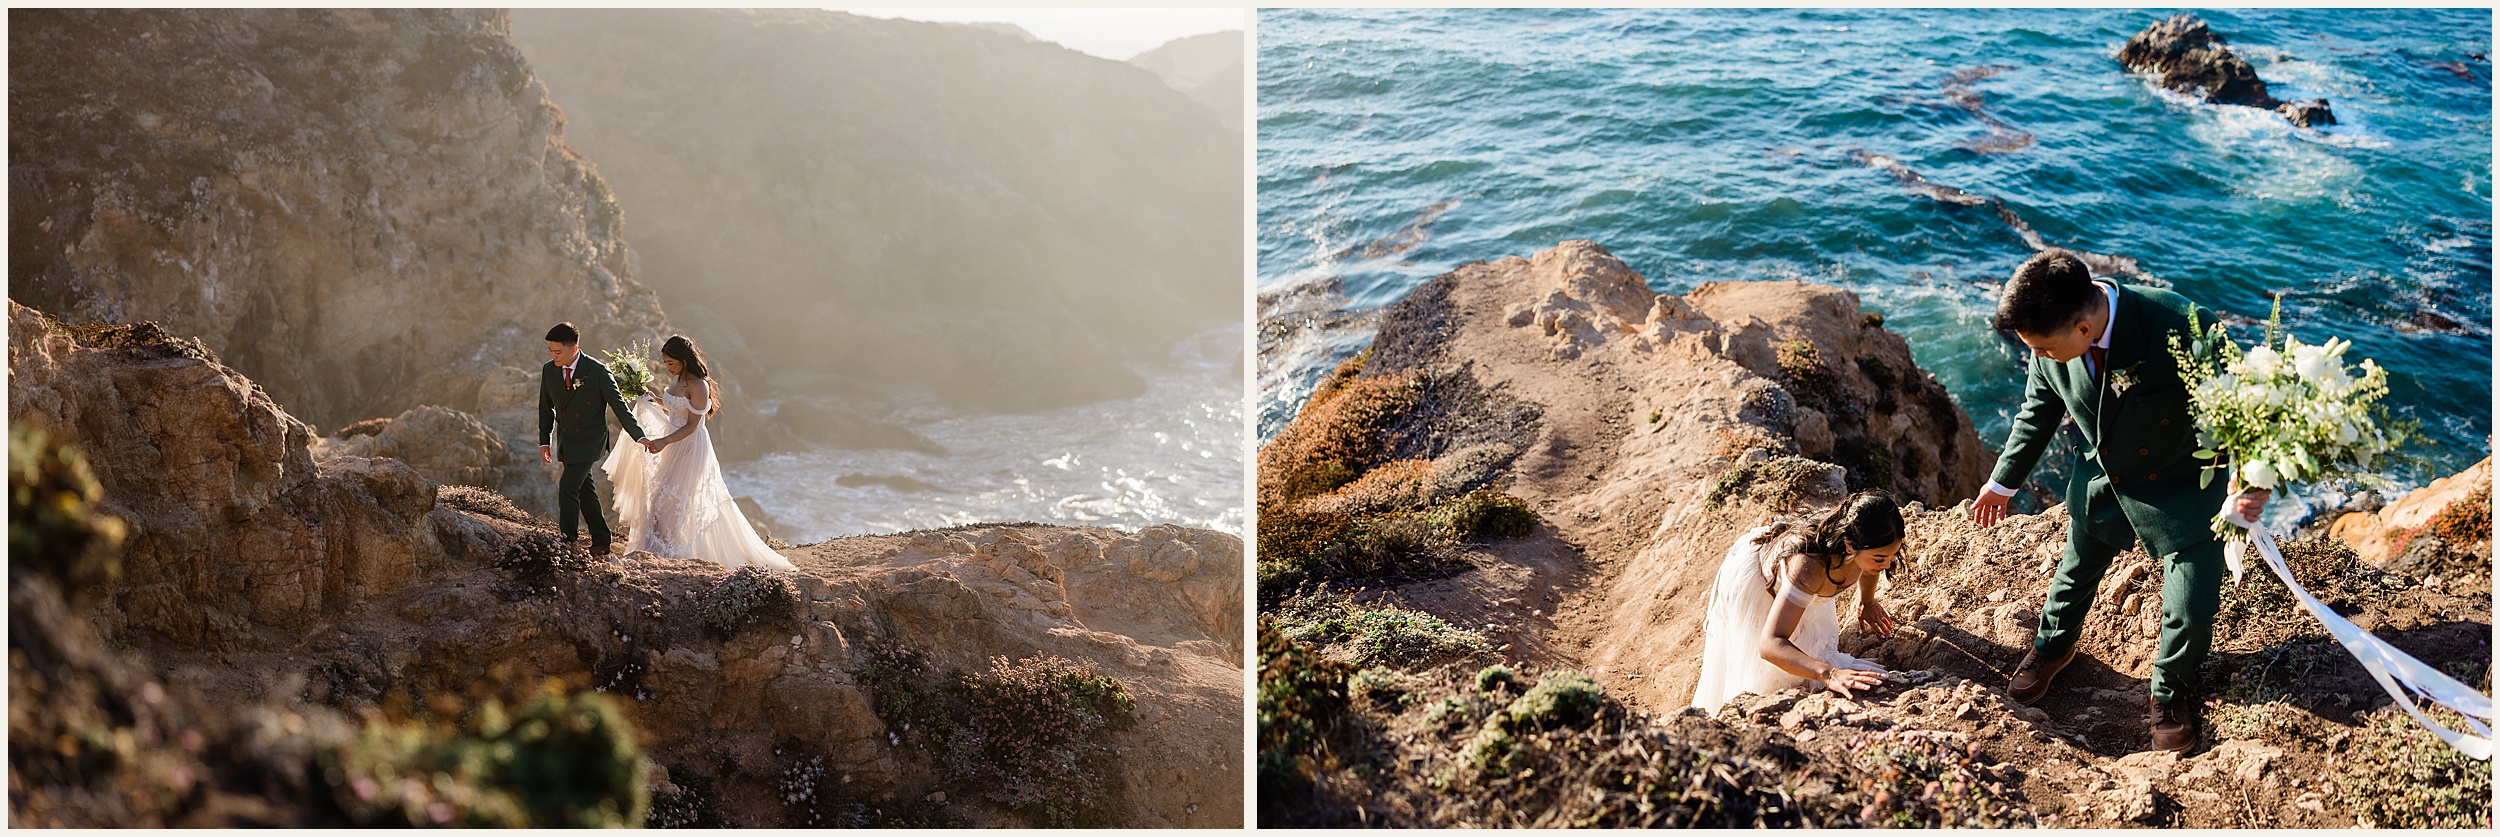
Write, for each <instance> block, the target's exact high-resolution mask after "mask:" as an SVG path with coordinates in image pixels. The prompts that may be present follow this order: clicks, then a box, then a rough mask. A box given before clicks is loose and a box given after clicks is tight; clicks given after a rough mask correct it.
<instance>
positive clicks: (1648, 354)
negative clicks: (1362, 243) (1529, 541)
mask: <svg viewBox="0 0 2500 837" xmlns="http://www.w3.org/2000/svg"><path fill="white" fill-rule="evenodd" d="M1877 322H1878V321H1877V320H1876V319H1875V318H1873V317H1870V316H1868V315H1866V314H1864V313H1863V312H1861V311H1859V309H1858V302H1857V297H1856V295H1855V294H1852V293H1849V292H1848V291H1845V290H1842V289H1839V288H1833V287H1829V286H1822V285H1811V284H1805V283H1796V282H1712V283H1705V284H1703V285H1702V286H1700V287H1698V288H1696V289H1694V290H1693V292H1692V293H1690V294H1686V295H1683V296H1673V295H1667V294H1660V293H1657V292H1654V291H1652V290H1650V289H1649V286H1648V284H1647V282H1646V280H1645V279H1643V277H1641V276H1640V275H1639V274H1638V273H1635V272H1633V271H1632V269H1631V268H1629V267H1627V266H1625V265H1624V264H1623V262H1622V261H1620V260H1617V259H1616V258H1615V257H1614V256H1613V255H1611V254H1609V253H1607V252H1606V251H1605V249H1604V248H1603V247H1600V246H1598V245H1597V244H1595V243H1593V242H1588V241H1566V242H1563V243H1562V244H1560V245H1557V246H1556V247H1554V248H1553V249H1551V250H1547V251H1545V252H1542V253H1538V254H1536V255H1535V256H1534V257H1533V258H1518V257H1512V258H1506V259H1501V260H1498V261H1493V262H1478V263H1473V264H1468V265H1463V266H1460V267H1459V268H1458V269H1456V270H1453V271H1451V272H1449V273H1447V274H1444V275H1442V276H1441V277H1440V278H1437V279H1434V280H1432V281H1431V282H1429V283H1426V284H1425V285H1424V286H1423V287H1421V288H1418V289H1416V291H1415V292H1413V293H1412V294H1409V295H1408V296H1407V298H1406V299H1404V300H1401V301H1399V302H1398V303H1397V304H1395V305H1393V306H1391V307H1390V308H1389V309H1388V311H1387V312H1385V313H1384V314H1383V320H1382V323H1381V327H1380V334H1379V336H1378V337H1377V338H1375V339H1374V341H1373V343H1372V354H1371V357H1370V360H1369V362H1368V363H1367V364H1366V365H1365V367H1364V369H1363V375H1364V376H1365V377H1378V376H1389V375H1402V374H1412V375H1418V376H1420V377H1421V378H1422V379H1423V380H1424V381H1426V382H1427V383H1426V384H1425V385H1424V386H1423V390H1424V392H1426V393H1427V394H1426V395H1425V397H1424V402H1423V403H1419V405H1418V406H1417V408H1416V412H1417V413H1419V414H1425V415H1432V416H1434V418H1433V419H1431V420H1430V421H1429V422H1428V423H1424V427H1426V428H1428V429H1426V430H1425V431H1424V432H1421V433H1415V434H1410V435H1409V438H1410V439H1411V440H1412V441H1402V442H1399V443H1398V445H1399V446H1402V447H1424V448H1439V449H1440V450H1442V451H1446V453H1440V454H1437V457H1438V458H1440V459H1443V460H1445V461H1444V462H1443V464H1444V465H1445V470H1449V471H1458V470H1466V469H1468V468H1470V467H1474V468H1478V469H1481V468H1482V467H1483V466H1482V465H1472V466H1471V465H1469V464H1467V463H1466V462H1465V460H1471V459H1472V460H1485V461H1489V462H1492V463H1496V464H1498V465H1499V467H1497V468H1496V469H1495V470H1496V471H1497V472H1503V473H1506V474H1507V489H1508V490H1509V491H1511V492H1513V493H1515V494H1518V495H1519V496H1521V497H1523V498H1525V499H1527V500H1528V501H1530V502H1531V503H1534V504H1536V505H1537V506H1538V510H1539V513H1540V514H1541V515H1542V516H1543V517H1544V518H1545V519H1546V520H1547V521H1548V522H1550V523H1552V524H1553V525H1554V527H1555V529H1556V530H1557V531H1558V533H1559V534H1560V535H1561V537H1562V538H1563V539H1564V540H1566V541H1568V542H1570V543H1572V544H1576V545H1578V546H1580V547H1581V549H1582V550H1583V552H1584V554H1585V556H1586V560H1587V561H1588V563H1589V572H1590V575H1589V576H1584V577H1583V578H1584V579H1586V581H1587V583H1592V584H1596V585H1599V587H1598V589H1600V590H1602V591H1603V592H1602V593H1601V594H1599V595H1597V596H1595V597H1593V598H1591V599H1588V600H1585V601H1583V602H1582V603H1581V604H1580V605H1578V606H1576V607H1573V608H1571V609H1570V610H1567V611H1565V612H1564V613H1562V614H1560V615H1559V616H1558V617H1557V618H1559V619H1561V620H1562V621H1563V622H1564V623H1565V624H1567V625H1574V626H1577V629H1578V630H1583V631H1586V632H1588V633H1590V634H1591V639H1592V644H1591V645H1589V646H1588V648H1587V650H1586V651H1584V652H1581V653H1582V654H1583V655H1584V657H1583V659H1584V660H1585V661H1586V662H1587V663H1588V664H1589V665H1591V666H1593V667H1594V668H1596V669H1597V670H1598V671H1601V672H1603V671H1611V670H1618V669H1620V670H1633V671H1655V672H1661V675H1659V676H1653V677H1649V678H1646V679H1644V680H1642V681H1639V685H1638V686H1637V687H1636V688H1639V689H1641V690H1642V691H1643V692H1645V693H1648V694H1651V695H1654V696H1655V697H1656V698H1657V699H1658V700H1659V701H1660V703H1661V705H1666V704H1665V702H1666V701H1668V700H1670V698H1669V697H1668V695H1669V694H1670V693H1672V692H1674V691H1675V690H1677V689H1679V688H1681V689H1684V690H1686V691H1689V690H1690V688H1691V683H1690V681H1689V679H1682V680H1679V678H1677V677H1675V676H1673V675H1669V674H1665V672H1671V671H1675V670H1677V669H1678V668H1679V667H1680V666H1678V665H1677V664H1676V663H1677V662H1678V661H1681V660H1684V659H1688V658H1690V657H1692V656H1695V655H1697V654H1698V653H1699V651H1700V644H1699V643H1700V639H1699V633H1700V625H1701V616H1702V614H1701V613H1700V612H1699V611H1694V610H1690V609H1688V608H1684V607H1681V606H1680V604H1679V603H1680V602H1684V601H1688V600H1690V598H1691V597H1692V596H1694V595H1700V594H1702V593H1704V592H1706V591H1707V590H1708V589H1709V587H1710V583H1711V578H1712V575H1713V574H1714V573H1715V572H1716V570H1717V568H1718V562H1717V561H1716V559H1715V558H1716V555H1718V554H1719V553H1721V552H1724V550H1725V549H1726V544H1727V543H1728V542H1729V541H1730V540H1731V539H1732V538H1733V537H1734V536H1735V534H1736V533H1738V532H1742V531H1744V529H1746V528H1748V527H1750V526H1751V525H1753V522H1754V521H1752V520H1750V519H1745V518H1739V517H1736V516H1731V515H1719V514H1713V513H1711V511H1710V509H1709V506H1711V505H1713V504H1714V503H1713V498H1710V497H1708V496H1707V494H1708V493H1709V492H1708V491H1706V490H1704V491H1698V492H1696V491H1688V490H1681V489H1678V488H1676V486H1678V485H1683V484H1688V483H1690V482H1692V481H1694V475H1697V474H1704V473H1708V474H1714V475H1715V474H1717V473H1719V472H1721V471H1723V470H1725V469H1727V468H1729V467H1731V466H1732V465H1733V466H1737V467H1742V466H1744V465H1745V464H1749V463H1752V462H1759V461H1765V458H1766V457H1777V456H1782V455H1795V456H1802V457H1805V458H1808V459H1818V460H1821V461H1824V462H1828V463H1833V464H1837V465H1840V466H1841V467H1842V468H1843V469H1845V470H1844V473H1843V475H1842V479H1841V480H1839V481H1838V482H1839V484H1838V485H1834V486H1833V488H1841V487H1851V488H1854V487H1877V488H1886V489H1890V490H1892V491H1894V492H1895V493H1896V494H1898V495H1900V496H1901V497H1902V498H1903V499H1904V500H1923V501H1926V502H1928V503H1931V504H1946V503H1951V502H1954V501H1956V500H1959V499H1963V498H1967V497H1970V496H1972V495H1973V494H1974V493H1975V492H1977V491H1978V489H1979V486H1980V485H1981V484H1982V483H1984V482H1985V481H1986V478H1987V475H1986V469H1987V467H1988V465H1989V464H1990V463H1991V462H1992V461H1993V458H1992V457H1991V456H1990V454H1989V452H1988V450H1987V449H1986V448H1985V447H1984V446H1982V445H1981V444H1980V442H1979V439H1978V437H1977V435H1976V433H1975V431H1974V430H1973V428H1972V424H1971V421H1970V419H1969V418H1968V417H1967V416H1966V415H1964V414H1963V412H1962V409H1961V408H1960V407H1959V406H1957V405H1955V404H1954V403H1953V400H1952V398H1951V397H1950V396H1949V395H1947V394H1946V393H1945V391H1944V387H1943V385H1941V384H1938V383H1936V381H1935V380H1934V379H1933V378H1930V377H1928V376H1927V374H1926V373H1925V372H1923V371H1921V370H1920V369H1919V368H1918V366H1917V364H1916V363H1915V362H1914V361H1912V359H1911V357H1910V350H1909V346H1908V344H1906V343H1904V342H1902V340H1901V338H1900V337H1899V336H1897V335H1894V334H1893V333H1891V332H1889V331H1886V330H1884V328H1883V327H1882V326H1880V325H1878V324H1877ZM1432 381H1448V382H1451V383H1450V384H1448V385H1435V384H1432V383H1430V382H1432ZM1459 382H1464V383H1459ZM1471 390H1472V391H1480V392H1485V393H1491V394H1492V395H1490V396H1487V397H1478V398H1469V397H1435V396H1434V395H1433V394H1432V393H1435V392H1447V393H1450V394H1452V395H1456V394H1457V393H1460V392H1463V391H1471ZM1506 400H1515V401H1517V402H1520V403H1522V404H1524V405H1525V406H1526V407H1527V408H1528V409H1526V410H1519V409H1512V408H1502V407H1497V406H1493V405H1498V404H1500V403H1501V402H1503V401H1506ZM1526 413H1533V414H1535V415H1536V416H1538V418H1537V419H1536V420H1535V421H1534V423H1533V424H1530V425H1526V426H1520V427H1516V428H1509V427H1505V425H1508V424H1510V423H1511V422H1508V421H1494V422H1486V421H1482V420H1479V417H1480V416H1497V415H1505V414H1507V415H1521V414H1526ZM1494 427H1505V429H1501V430H1499V431H1498V432H1478V431H1477V430H1476V429H1475V428H1484V429H1486V430H1490V429H1491V428H1494ZM1756 451H1758V452H1756ZM1488 453H1489V454H1490V455H1489V456H1488ZM1746 457H1751V459H1746ZM1707 485H1708V484H1706V483H1705V484H1704V488H1706V487H1707ZM1545 595H1546V594H1544V593H1538V594H1535V595H1529V596H1526V597H1523V598H1521V599H1520V600H1521V601H1522V602H1524V603H1523V604H1522V605H1520V606H1519V607H1518V609H1521V610H1525V609H1534V608H1537V607H1539V605H1538V604H1537V603H1536V601H1535V600H1537V599H1539V598H1542V597H1544V596H1545ZM1496 598H1510V596H1507V595H1506V596H1498V597H1496ZM1543 606H1544V607H1545V608H1547V609H1549V610H1550V609H1551V606H1552V603H1551V602H1547V603H1546V604H1545V605H1543ZM1469 615H1470V616H1471V617H1472V616H1473V615H1475V614H1474V613H1472V612H1471V613H1470V614H1469ZM1487 615H1488V616H1490V615H1493V614H1487ZM1605 625H1649V626H1653V627H1655V628H1656V629H1657V630H1656V631H1654V632H1642V633H1640V634H1639V635H1637V636H1628V635H1622V634H1618V633H1616V632H1613V631H1610V630H1602V626H1605ZM1662 637H1667V638H1673V637H1685V639H1681V640H1678V639H1667V640H1665V641H1660V638H1662Z"/></svg>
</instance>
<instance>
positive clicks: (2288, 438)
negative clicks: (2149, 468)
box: [2170, 299, 2412, 536]
mask: <svg viewBox="0 0 2500 837" xmlns="http://www.w3.org/2000/svg"><path fill="white" fill-rule="evenodd" d="M2282 322H2283V304H2282V300H2280V299H2277V300H2276V301H2275V307H2274V315H2273V317H2272V318H2271V319H2269V320H2268V321H2267V323H2266V338H2265V341H2264V342H2262V343H2260V344H2259V345H2258V346H2257V347H2256V348H2253V349H2249V350H2248V351H2247V352H2246V353H2242V352H2241V351H2240V350H2239V347H2238V346H2236V345H2233V344H2232V343H2231V341H2230V339H2229V338H2228V337H2227V336H2226V335H2225V334H2224V332H2223V328H2222V325H2221V324H2220V323H2216V324H2215V325H2214V326H2213V328H2212V329H2211V330H2209V331H2207V332H2205V333H2203V334H2199V335H2195V337H2194V339H2193V340H2192V341H2190V340H2183V335H2176V334H2174V335H2172V336H2171V338H2170V352H2171V355H2172V356H2173V357H2174V358H2176V359H2177V360H2178V362H2179V375H2180V378H2181V379H2182V380H2184V381H2185V382H2186V383H2187V385H2188V401H2189V410H2190V412H2192V413H2194V414H2195V416H2196V426H2197V429H2198V431H2199V434H2198V437H2197V441H2198V444H2199V445H2200V447H2202V448H2203V449H2202V450H2199V451H2197V453H2196V456H2197V457H2198V458H2200V459H2204V460H2207V462H2208V465H2207V466H2206V468H2205V471H2204V473H2203V474H2201V475H2200V477H2199V479H2198V482H2197V485H2198V486H2199V487H2202V486H2207V485H2211V484H2213V480H2214V476H2215V473H2216V472H2220V473H2222V474H2223V475H2225V476H2236V477H2238V479H2239V481H2240V482H2241V483H2243V484H2245V485H2248V486H2251V487H2255V488H2264V489H2269V490H2272V489H2276V488H2279V487H2281V486H2283V485H2284V484H2286V483H2291V482H2300V481H2308V482H2317V481H2325V480H2351V481H2354V482H2358V483H2362V484H2364V485H2371V486H2378V487H2385V486H2386V485H2387V483H2388V480H2387V479H2386V478H2385V477H2383V476H2380V475H2378V474H2376V473H2373V472H2372V471H2371V470H2370V467H2371V463H2372V462H2374V461H2377V460H2379V459H2380V458H2382V457H2384V456H2385V455H2386V454H2388V453H2389V452H2391V451H2393V450H2394V449H2395V448H2396V446H2397V445H2399V444H2402V443H2403V442H2404V441H2405V439H2406V438H2407V437H2409V436H2410V435H2411V433H2412V430H2411V428H2410V426H2408V424H2406V423H2399V422H2396V421H2395V420H2393V419H2392V418H2391V417H2390V416H2389V415H2388V413H2387V409H2386V407H2384V406H2382V405H2381V404H2380V403H2379V402H2380V399H2382V398H2385V397H2386V395H2387V370H2385V369H2381V368H2379V365H2378V364H2377V363H2375V362H2373V361H2369V360H2363V361H2362V362H2361V374H2360V375H2359V376H2358V377H2355V376H2354V375H2352V374H2351V372H2350V370H2349V369H2348V368H2347V367H2346V366H2345V365H2344V353H2345V351H2346V350H2348V349H2350V348H2352V341H2350V340H2345V339H2343V338H2340V337H2337V338H2329V339H2328V340H2327V341H2326V342H2325V343H2322V344H2316V345H2311V344H2305V343H2302V342H2300V340H2299V339H2298V338H2295V337H2292V336H2291V335H2290V334H2288V333H2284V332H2283V331H2282V328H2281V326H2282ZM2277 334H2281V335H2282V342H2281V344H2280V347H2279V348H2278V347H2277V345H2276V335H2277ZM2214 531H2216V532H2218V533H2222V534H2225V535H2231V536H2245V534H2246V533H2245V532H2243V531H2242V530H2240V529H2239V527H2236V526H2231V525H2229V524H2227V523H2224V522H2223V521H2222V519H2221V517H2220V516H2219V515H2217V516H2216V517H2215V519H2214Z"/></svg>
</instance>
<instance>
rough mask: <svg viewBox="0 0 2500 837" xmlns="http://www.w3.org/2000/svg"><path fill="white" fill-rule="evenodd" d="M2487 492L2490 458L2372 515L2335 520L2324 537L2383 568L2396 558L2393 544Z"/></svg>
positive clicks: (2439, 480)
mask: <svg viewBox="0 0 2500 837" xmlns="http://www.w3.org/2000/svg"><path fill="white" fill-rule="evenodd" d="M2478 491H2479V492H2485V493H2488V492H2490V491H2491V457H2488V456H2486V457H2483V461H2481V462H2477V463H2474V467H2471V468H2467V469H2465V470H2464V471H2460V472H2458V473H2455V474H2450V475H2448V476H2445V477H2441V478H2439V479H2436V480H2432V481H2431V484H2429V485H2425V486H2422V487H2421V488H2417V489H2414V490H2412V491H2409V492H2406V493H2405V496H2403V497H2402V498H2399V499H2397V500H2396V501H2395V502H2393V503H2389V504H2387V507H2386V508H2383V509H2380V510H2378V511H2375V512H2354V513H2352V514H2347V515H2344V516H2343V517H2339V518H2336V519H2335V525H2334V526H2333V527H2331V528H2329V529H2328V530H2327V533H2328V534H2329V535H2330V536H2332V537H2334V538H2335V539H2336V540H2340V541H2343V542H2344V543H2345V544H2347V545H2349V546H2351V547H2352V549H2353V551H2354V552H2356V553H2359V554H2360V556H2361V560H2363V561H2368V562H2370V563H2372V564H2385V563H2387V561H2388V559H2391V558H2394V557H2396V555H2397V542H2398V541H2399V540H2401V539H2402V538H2403V537H2404V535H2405V533H2406V532H2409V531H2412V530H2415V529H2420V528H2422V527H2423V526H2427V525H2430V522H2431V518H2433V517H2437V516H2439V513H2440V512H2442V511H2446V510H2447V508H2448V506H2449V504H2452V503H2455V502H2456V501H2458V500H2461V499H2464V498H2466V497H2469V496H2471V495H2472V494H2473V493H2474V492H2478Z"/></svg>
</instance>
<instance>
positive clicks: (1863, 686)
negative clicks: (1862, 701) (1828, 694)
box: [1823, 666, 1884, 698]
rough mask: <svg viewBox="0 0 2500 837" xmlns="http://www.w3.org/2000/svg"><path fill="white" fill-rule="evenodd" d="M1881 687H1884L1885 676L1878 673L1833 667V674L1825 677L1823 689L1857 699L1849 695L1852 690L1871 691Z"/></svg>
mask: <svg viewBox="0 0 2500 837" xmlns="http://www.w3.org/2000/svg"><path fill="white" fill-rule="evenodd" d="M1881 685H1884V675H1883V674H1881V673H1878V672H1872V671H1859V670H1857V669H1854V668H1841V667H1839V666H1833V667H1832V670H1831V673H1829V674H1825V675H1823V688H1826V689H1830V690H1832V691H1833V692H1835V693H1837V694H1839V695H1840V696H1841V697H1845V698H1855V697H1857V695H1853V694H1850V693H1849V690H1851V689H1857V690H1860V691H1871V690H1873V689H1874V688H1875V687H1877V686H1881Z"/></svg>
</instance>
